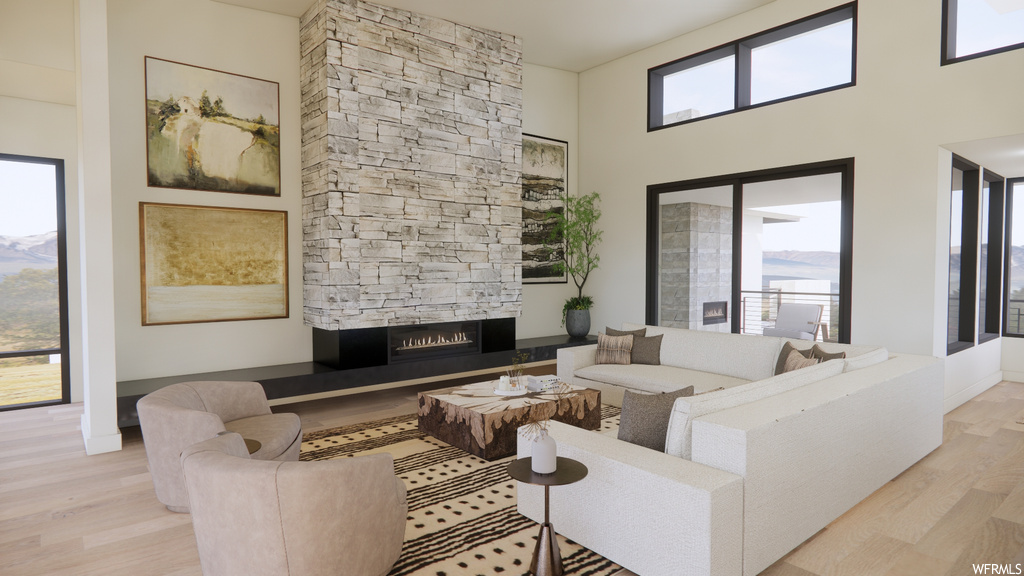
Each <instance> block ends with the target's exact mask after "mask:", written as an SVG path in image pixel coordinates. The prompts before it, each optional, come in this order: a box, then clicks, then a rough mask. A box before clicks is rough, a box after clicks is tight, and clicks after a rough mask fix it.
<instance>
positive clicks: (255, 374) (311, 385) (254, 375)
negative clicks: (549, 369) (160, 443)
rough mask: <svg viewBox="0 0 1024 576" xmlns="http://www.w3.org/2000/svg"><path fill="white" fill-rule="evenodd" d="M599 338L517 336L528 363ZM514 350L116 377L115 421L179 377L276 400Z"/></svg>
mask: <svg viewBox="0 0 1024 576" xmlns="http://www.w3.org/2000/svg"><path fill="white" fill-rule="evenodd" d="M596 342H597V337H596V336H587V337H585V338H578V339H577V338H570V337H569V336H565V335H561V336H545V337H542V338H526V339H523V340H517V341H516V349H517V350H519V351H521V352H525V353H526V354H527V360H526V362H527V363H533V362H546V361H551V360H555V359H556V358H557V354H558V349H559V348H567V347H570V346H582V345H586V344H594V343H596ZM514 352H515V351H514V350H505V351H502V352H490V353H487V354H477V355H473V356H453V357H447V358H437V359H433V360H424V361H422V362H408V363H402V364H391V365H387V366H373V367H369V368H355V369H351V370H337V369H335V368H332V367H330V366H326V365H324V364H318V363H316V362H297V363H295V364H279V365H276V366H259V367H256V368H241V369H238V370H221V371H218V372H204V373H201V374H181V375H178V376H165V377H162V378H146V379H143V380H129V381H125V382H118V383H117V425H118V427H120V428H125V427H128V426H138V425H139V414H138V412H137V411H136V409H135V403H136V402H137V401H138V400H139V398H142V397H143V396H145V395H146V394H149V393H150V392H153V391H154V390H158V389H160V388H163V387H164V386H169V385H171V384H177V383H179V382H192V381H196V380H227V381H247V382H252V381H255V382H259V383H260V384H262V385H263V389H264V390H265V391H266V393H267V399H269V400H278V399H281V398H290V397H294V396H305V395H308V394H319V393H323V392H333V391H336V390H348V389H352V388H360V387H363V386H373V385H375V384H385V383H388V382H402V381H405V380H417V379H422V378H431V377H437V376H449V375H458V374H460V373H463V372H473V371H477V370H488V369H494V368H501V367H504V366H508V365H509V364H510V363H511V362H512V354H513V353H514Z"/></svg>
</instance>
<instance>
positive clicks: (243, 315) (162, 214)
mask: <svg viewBox="0 0 1024 576" xmlns="http://www.w3.org/2000/svg"><path fill="white" fill-rule="evenodd" d="M139 235H140V241H141V249H140V252H141V259H142V261H141V276H142V325H143V326H152V325H155V324H184V323H190V322H221V321H227V320H255V319H263V318H287V317H288V213H287V212H283V211H276V210H249V209H242V208H216V207H210V206H186V205H179V204H157V203H150V202H140V203H139Z"/></svg>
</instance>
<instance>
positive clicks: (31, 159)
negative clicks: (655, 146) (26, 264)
mask: <svg viewBox="0 0 1024 576" xmlns="http://www.w3.org/2000/svg"><path fill="white" fill-rule="evenodd" d="M0 160H8V161H11V162H24V163H27V164H45V165H48V166H53V167H54V187H55V193H56V195H57V198H56V200H57V254H58V256H57V283H58V306H59V307H60V348H58V349H53V348H50V349H44V350H20V351H9V352H0V359H3V358H20V357H26V356H43V355H49V354H53V353H58V354H60V387H61V398H60V399H59V400H44V401H41V402H26V403H23V404H7V405H0V412H5V411H8V410H17V409H21V408H34V407H37V406H53V405H56V404H68V403H70V402H71V354H70V352H69V351H70V331H69V329H68V310H69V308H68V242H67V211H66V199H65V195H66V183H65V181H64V178H65V174H64V160H62V159H60V158H45V157H41V156H22V155H19V154H6V153H3V152H0Z"/></svg>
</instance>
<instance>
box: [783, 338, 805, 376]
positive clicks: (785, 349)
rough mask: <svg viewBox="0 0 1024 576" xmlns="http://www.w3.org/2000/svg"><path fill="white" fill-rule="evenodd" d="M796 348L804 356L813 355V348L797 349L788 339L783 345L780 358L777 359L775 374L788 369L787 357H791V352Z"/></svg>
mask: <svg viewBox="0 0 1024 576" xmlns="http://www.w3.org/2000/svg"><path fill="white" fill-rule="evenodd" d="M794 350H796V351H797V352H799V353H800V355H801V356H803V357H804V358H810V357H811V348H808V349H807V350H797V348H796V346H793V344H792V343H790V342H789V341H787V342H786V343H785V344H783V345H782V350H780V351H779V359H778V360H776V361H775V375H776V376H778V375H779V374H782V373H783V372H785V371H786V359H788V358H789V353H790V352H792V351H794Z"/></svg>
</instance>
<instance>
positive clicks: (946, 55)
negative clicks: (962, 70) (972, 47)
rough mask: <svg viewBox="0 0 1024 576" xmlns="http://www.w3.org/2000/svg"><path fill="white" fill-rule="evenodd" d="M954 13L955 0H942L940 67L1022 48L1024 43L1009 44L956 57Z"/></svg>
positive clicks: (955, 20)
mask: <svg viewBox="0 0 1024 576" xmlns="http://www.w3.org/2000/svg"><path fill="white" fill-rule="evenodd" d="M956 13H957V0H942V46H941V49H942V52H941V54H940V60H939V61H940V63H941V65H942V66H946V65H948V64H956V63H957V62H966V61H967V60H974V59H975V58H984V57H986V56H992V55H994V54H1002V53H1003V52H1010V51H1012V50H1020V49H1021V48H1024V42H1018V43H1017V44H1009V45H1007V46H1001V47H999V48H993V49H991V50H985V51H983V52H975V53H974V54H966V55H964V56H959V57H958V56H957V55H956V30H957V18H956Z"/></svg>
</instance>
